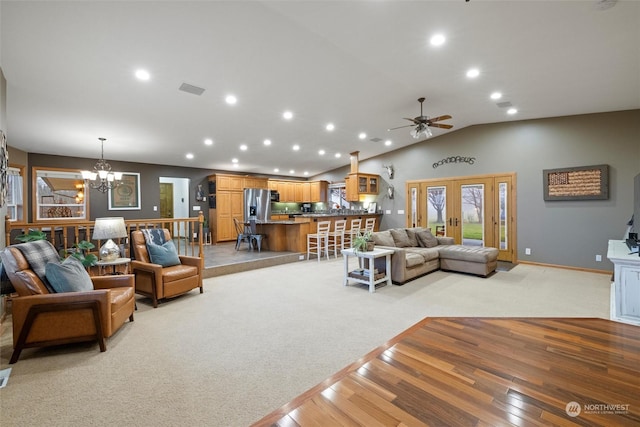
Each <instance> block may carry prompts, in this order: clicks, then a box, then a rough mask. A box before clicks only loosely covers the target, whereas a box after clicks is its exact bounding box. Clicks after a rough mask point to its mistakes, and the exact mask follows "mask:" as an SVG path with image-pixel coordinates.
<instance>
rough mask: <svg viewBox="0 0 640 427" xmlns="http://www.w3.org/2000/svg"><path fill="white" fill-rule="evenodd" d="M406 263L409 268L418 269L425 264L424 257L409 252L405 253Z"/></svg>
mask: <svg viewBox="0 0 640 427" xmlns="http://www.w3.org/2000/svg"><path fill="white" fill-rule="evenodd" d="M405 262H406V267H407V268H411V267H417V266H419V265H422V264H424V257H423V256H422V255H420V254H416V253H413V252H407V253H405Z"/></svg>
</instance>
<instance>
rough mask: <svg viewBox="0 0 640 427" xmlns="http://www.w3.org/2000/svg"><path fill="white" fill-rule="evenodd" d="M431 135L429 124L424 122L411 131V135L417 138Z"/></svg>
mask: <svg viewBox="0 0 640 427" xmlns="http://www.w3.org/2000/svg"><path fill="white" fill-rule="evenodd" d="M431 135H432V133H431V129H429V126H428V125H426V124H424V123H420V124H419V125H418V126H416V128H415V129H414V130H412V131H411V136H412V137H414V138H415V139H420V138H429V137H430V136H431Z"/></svg>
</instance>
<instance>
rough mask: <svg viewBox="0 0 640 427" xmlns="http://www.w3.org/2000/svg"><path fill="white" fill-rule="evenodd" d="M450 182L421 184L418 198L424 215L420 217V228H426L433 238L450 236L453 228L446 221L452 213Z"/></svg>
mask: <svg viewBox="0 0 640 427" xmlns="http://www.w3.org/2000/svg"><path fill="white" fill-rule="evenodd" d="M451 188H452V181H430V182H428V183H425V184H422V185H421V189H420V197H422V202H423V203H422V206H423V207H424V208H423V209H424V212H425V213H426V215H422V218H421V221H420V226H421V227H427V228H429V229H430V230H431V233H433V235H434V236H452V237H453V234H452V231H453V228H451V227H450V226H449V224H448V219H449V217H450V215H452V213H453V200H454V199H453V198H452V190H451Z"/></svg>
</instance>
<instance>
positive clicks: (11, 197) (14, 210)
mask: <svg viewBox="0 0 640 427" xmlns="http://www.w3.org/2000/svg"><path fill="white" fill-rule="evenodd" d="M26 193H27V187H26V186H25V185H24V166H9V169H7V216H8V217H9V221H12V222H24V221H25V217H26V211H25V205H24V201H25V200H26V198H27V194H26Z"/></svg>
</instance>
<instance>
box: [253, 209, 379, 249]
mask: <svg viewBox="0 0 640 427" xmlns="http://www.w3.org/2000/svg"><path fill="white" fill-rule="evenodd" d="M290 216H291V218H289V219H286V220H285V219H274V220H269V221H258V222H256V226H257V231H258V233H260V234H265V235H266V236H267V238H266V239H265V240H264V241H263V248H266V249H268V250H270V251H274V252H284V251H288V252H300V253H306V252H307V234H309V233H315V232H316V231H317V229H318V222H319V221H331V230H333V226H334V222H335V221H337V220H341V219H346V220H347V230H348V229H349V227H350V225H351V220H352V219H358V218H360V219H362V227H364V222H365V220H366V219H367V218H372V217H373V218H376V227H375V230H376V231H377V230H378V227H379V226H380V219H381V217H382V214H369V213H354V214H350V213H347V214H337V213H336V214H334V213H326V214H325V213H322V214H314V213H305V214H295V215H293V214H292V215H290ZM276 218H278V216H276Z"/></svg>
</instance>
